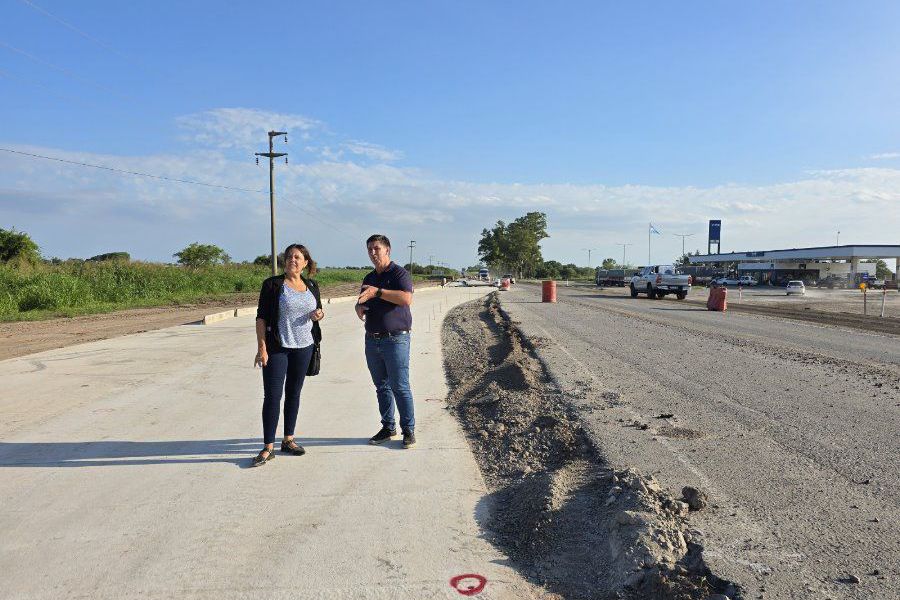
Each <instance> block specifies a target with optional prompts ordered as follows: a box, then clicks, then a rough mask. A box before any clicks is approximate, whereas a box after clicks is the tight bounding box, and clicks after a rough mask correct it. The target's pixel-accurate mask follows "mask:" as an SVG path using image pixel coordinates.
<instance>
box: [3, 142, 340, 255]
mask: <svg viewBox="0 0 900 600" xmlns="http://www.w3.org/2000/svg"><path fill="white" fill-rule="evenodd" d="M0 151H2V152H9V153H11V154H18V155H21V156H28V157H31V158H40V159H44V160H52V161H55V162H61V163H65V164H69V165H77V166H80V167H90V168H92V169H101V170H103V171H111V172H113V173H120V174H123V175H133V176H138V177H149V178H151V179H160V180H163V181H170V182H173V183H187V184H190V185H199V186H203V187H209V188H215V189H221V190H228V191H232V192H245V193H249V194H261V193H264V192H265V190H253V189H249V188H241V187H234V186H229V185H219V184H216V183H208V182H205V181H193V180H190V179H179V178H176V177H168V176H166V175H154V174H153V173H142V172H140V171H129V170H127V169H118V168H116V167H108V166H106V165H95V164H91V163H85V162H80V161H77V160H68V159H65V158H58V157H55V156H44V155H42V154H34V153H31V152H23V151H21V150H12V149H10V148H0ZM284 200H285V201H287V202H289V203H290V204H292V205H293V206H294V207H295V208H296V209H297V210H299V211H300V212H303V213H305V214H307V215H309V216H310V217H312V218H313V219H315V220H317V221H319V222H320V223H322V224H323V225H325V226H326V227H330V228H331V229H333V230H334V231H336V232H338V233H340V234H342V235H345V236H347V237H348V238H350V239H356V236H355V235H353V234H351V233H350V232H348V231H347V230H345V229H342V228H340V227H337V226H336V225H334V224H333V223H330V222H328V221H327V220H325V219H323V218H322V217H320V216H319V215H317V214H316V213H314V212H312V211H310V210H309V209H307V208H304V207H303V206H302V205H301V204H300V203H299V202H298V201H296V200H295V199H294V198H292V197H291V196H285V197H284Z"/></svg>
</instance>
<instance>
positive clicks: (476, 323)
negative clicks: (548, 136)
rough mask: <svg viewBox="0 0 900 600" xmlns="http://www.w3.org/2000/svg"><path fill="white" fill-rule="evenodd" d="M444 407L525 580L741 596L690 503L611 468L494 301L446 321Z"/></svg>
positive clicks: (624, 591) (621, 593)
mask: <svg viewBox="0 0 900 600" xmlns="http://www.w3.org/2000/svg"><path fill="white" fill-rule="evenodd" d="M443 345H444V355H445V367H446V372H447V377H448V383H449V387H450V390H451V391H450V395H449V398H448V402H449V404H450V407H451V408H452V410H454V412H455V414H456V415H457V417H458V418H459V420H460V421H461V423H462V424H463V427H464V429H465V431H466V433H467V436H468V438H469V441H470V444H471V445H472V448H473V450H474V452H475V456H476V458H477V460H478V462H479V466H480V468H481V471H482V473H483V475H484V477H485V479H486V481H487V482H488V485H489V486H490V487H491V489H492V493H491V494H490V495H489V496H488V497H487V498H486V499H485V500H484V503H485V506H484V507H483V508H485V509H486V510H483V511H480V512H481V513H483V514H485V515H487V516H486V517H485V518H484V519H483V521H482V526H483V527H484V528H485V529H486V531H487V532H488V535H489V536H491V538H492V541H493V542H494V543H495V544H497V545H498V546H499V547H501V548H502V549H503V551H504V552H505V553H506V554H507V555H508V556H510V558H511V559H512V560H513V561H514V562H515V564H516V567H517V568H518V569H519V570H520V571H522V572H523V573H524V574H525V576H526V577H528V578H529V579H531V580H532V581H534V582H535V583H538V584H540V585H542V586H544V587H545V588H546V589H548V590H549V591H551V592H553V593H556V594H559V595H561V596H563V597H565V598H597V599H607V598H617V599H628V598H635V599H636V598H660V599H672V600H675V599H678V600H681V599H685V600H687V599H692V600H693V599H698V600H700V599H703V600H705V599H706V598H708V597H709V596H710V595H712V594H714V593H726V594H728V595H729V597H731V598H739V597H741V596H740V590H739V589H737V588H736V587H735V586H734V585H731V584H728V583H727V582H723V581H720V580H718V579H717V578H716V577H715V576H713V575H712V574H711V573H710V571H709V569H708V568H707V567H706V565H705V564H704V562H703V559H702V547H701V546H700V545H699V544H698V543H696V540H692V539H691V537H690V534H689V533H688V532H687V528H686V524H685V520H684V518H685V515H687V512H688V506H687V504H685V503H684V502H681V501H679V500H676V499H675V498H674V497H672V496H671V495H670V494H669V493H667V492H666V491H664V490H662V489H661V488H660V486H659V484H658V483H657V482H656V481H655V480H654V479H653V478H652V477H647V476H645V475H643V474H641V473H640V472H638V471H636V470H633V469H626V470H618V471H616V470H613V469H611V468H610V466H609V465H607V464H606V463H605V461H604V460H603V457H602V456H600V455H599V453H598V452H597V450H596V448H595V447H594V446H593V445H592V444H591V443H590V441H589V438H588V436H587V435H586V434H585V432H584V430H583V428H582V425H581V423H580V422H579V420H578V418H577V414H576V413H575V411H574V409H573V408H572V407H571V406H569V405H568V404H567V402H566V398H565V397H564V396H563V395H562V394H560V393H559V391H558V390H556V389H555V387H554V385H553V384H552V381H551V378H550V377H548V375H547V373H546V372H545V370H544V368H543V366H542V364H541V363H540V362H539V361H538V360H537V359H536V358H535V356H534V353H533V351H532V349H531V348H530V346H528V344H527V342H525V341H524V340H523V339H522V338H521V337H520V335H519V333H518V332H517V330H516V329H515V328H514V327H513V326H512V325H511V324H510V322H509V320H508V319H507V318H506V317H505V315H504V314H503V313H502V311H501V310H500V308H499V305H498V303H497V301H496V297H495V296H492V297H490V298H488V299H480V300H476V301H474V302H470V303H467V304H464V305H462V306H460V307H457V308H456V309H454V310H453V311H451V313H450V314H449V315H448V316H447V318H446V320H445V322H444V330H443Z"/></svg>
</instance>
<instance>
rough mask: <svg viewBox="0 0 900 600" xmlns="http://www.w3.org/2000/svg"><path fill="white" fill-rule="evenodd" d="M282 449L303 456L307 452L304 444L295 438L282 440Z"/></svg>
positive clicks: (287, 452) (286, 452)
mask: <svg viewBox="0 0 900 600" xmlns="http://www.w3.org/2000/svg"><path fill="white" fill-rule="evenodd" d="M281 451H282V452H284V453H285V454H293V455H294V456H303V455H304V454H306V450H304V449H303V446H301V445H300V444H298V443H297V442H295V441H294V440H286V441H282V442H281Z"/></svg>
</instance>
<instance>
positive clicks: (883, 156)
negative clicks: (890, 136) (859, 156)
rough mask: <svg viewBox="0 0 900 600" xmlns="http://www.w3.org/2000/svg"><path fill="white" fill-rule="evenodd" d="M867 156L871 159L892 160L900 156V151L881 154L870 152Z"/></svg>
mask: <svg viewBox="0 0 900 600" xmlns="http://www.w3.org/2000/svg"><path fill="white" fill-rule="evenodd" d="M866 158H868V159H870V160H891V159H894V158H900V152H882V153H881V154H870V155H869V156H867V157H866Z"/></svg>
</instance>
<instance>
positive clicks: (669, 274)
mask: <svg viewBox="0 0 900 600" xmlns="http://www.w3.org/2000/svg"><path fill="white" fill-rule="evenodd" d="M629 287H630V288H631V297H632V298H637V295H638V294H647V297H648V298H662V297H663V296H665V295H667V294H675V297H676V298H678V299H679V300H684V299H685V298H686V297H687V295H688V292H689V291H690V290H691V276H690V275H681V274H679V273H678V271H677V270H676V269H675V267H674V266H673V265H655V266H651V267H644V268H643V269H641V270H640V272H639V273H638V274H637V275H635V276H634V277H632V278H631V283H630V284H629Z"/></svg>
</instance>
